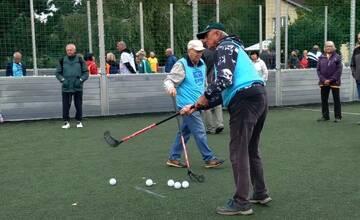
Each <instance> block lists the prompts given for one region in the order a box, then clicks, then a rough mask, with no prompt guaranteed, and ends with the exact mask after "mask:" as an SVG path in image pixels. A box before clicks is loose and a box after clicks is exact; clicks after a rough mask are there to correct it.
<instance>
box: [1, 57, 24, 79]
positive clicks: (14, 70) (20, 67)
mask: <svg viewBox="0 0 360 220" xmlns="http://www.w3.org/2000/svg"><path fill="white" fill-rule="evenodd" d="M21 60H22V55H21V53H20V52H18V51H17V52H15V53H14V54H13V60H12V61H11V62H9V63H8V64H7V65H6V76H13V77H22V76H26V66H25V64H24V63H22V62H21Z"/></svg>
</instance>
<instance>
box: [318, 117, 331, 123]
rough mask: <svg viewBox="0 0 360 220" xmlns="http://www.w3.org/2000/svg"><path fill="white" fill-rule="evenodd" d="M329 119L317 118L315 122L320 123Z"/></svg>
mask: <svg viewBox="0 0 360 220" xmlns="http://www.w3.org/2000/svg"><path fill="white" fill-rule="evenodd" d="M329 120H330V118H324V117H321V118H318V119H317V120H316V121H318V122H320V121H329Z"/></svg>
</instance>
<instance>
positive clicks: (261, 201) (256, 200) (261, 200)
mask: <svg viewBox="0 0 360 220" xmlns="http://www.w3.org/2000/svg"><path fill="white" fill-rule="evenodd" d="M271 201H272V199H271V197H270V196H268V195H267V194H265V195H263V196H253V197H252V198H251V199H250V202H251V203H254V204H256V203H258V204H261V205H266V204H267V203H269V202H271Z"/></svg>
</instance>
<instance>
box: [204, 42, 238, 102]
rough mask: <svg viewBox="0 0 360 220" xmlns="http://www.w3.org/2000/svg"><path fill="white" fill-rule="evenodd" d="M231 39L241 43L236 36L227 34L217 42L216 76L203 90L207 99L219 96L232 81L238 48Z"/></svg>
mask: <svg viewBox="0 0 360 220" xmlns="http://www.w3.org/2000/svg"><path fill="white" fill-rule="evenodd" d="M233 41H235V42H236V43H237V44H240V45H242V42H241V41H240V39H239V38H237V37H236V36H227V37H225V38H223V39H222V40H221V41H220V42H219V44H218V46H217V48H216V55H215V70H216V74H217V77H216V79H215V81H213V82H212V83H211V84H210V85H209V86H208V87H207V89H206V90H205V93H204V95H205V97H206V98H207V99H208V100H213V99H214V97H218V96H221V92H222V91H223V90H225V89H226V88H227V87H229V86H231V85H232V83H233V81H232V80H233V73H234V71H235V66H236V61H237V57H238V53H239V48H238V46H236V45H235V44H234V42H233ZM216 100H217V99H216ZM210 105H212V103H210Z"/></svg>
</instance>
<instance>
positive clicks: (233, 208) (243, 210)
mask: <svg viewBox="0 0 360 220" xmlns="http://www.w3.org/2000/svg"><path fill="white" fill-rule="evenodd" d="M216 213H218V214H220V215H251V214H253V213H254V212H253V210H252V209H251V206H250V204H247V205H243V206H241V205H239V204H237V203H236V202H235V200H233V199H230V200H229V202H227V203H226V205H225V206H219V207H217V208H216Z"/></svg>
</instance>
